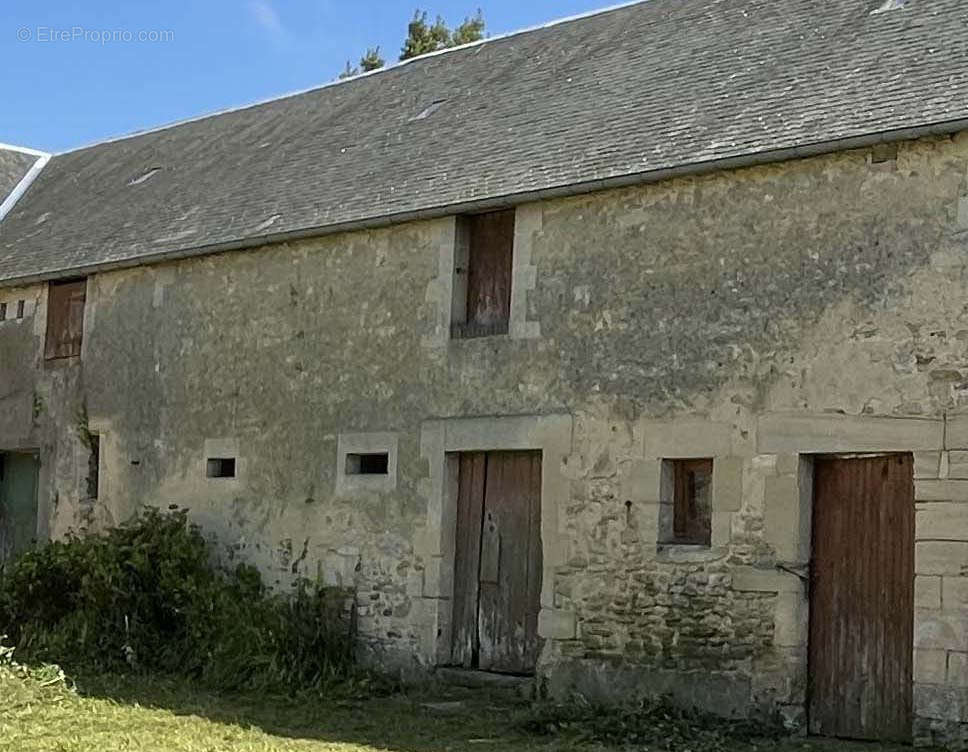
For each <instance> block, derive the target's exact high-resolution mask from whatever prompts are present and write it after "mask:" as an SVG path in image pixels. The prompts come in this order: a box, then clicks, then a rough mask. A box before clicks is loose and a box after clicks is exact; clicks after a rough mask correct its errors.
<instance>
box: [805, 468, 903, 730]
mask: <svg viewBox="0 0 968 752" xmlns="http://www.w3.org/2000/svg"><path fill="white" fill-rule="evenodd" d="M913 477H914V472H913V462H912V458H911V455H906V454H904V455H889V456H878V457H861V458H852V459H844V458H818V459H817V460H816V463H815V466H814V509H813V561H812V577H811V597H810V655H809V674H810V681H809V686H810V707H809V716H810V732H811V733H814V734H824V735H826V736H838V737H846V738H853V739H878V740H897V741H905V740H909V739H910V737H911V691H912V687H911V681H912V653H913V629H914V627H913V622H914V480H913Z"/></svg>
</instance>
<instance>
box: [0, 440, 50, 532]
mask: <svg viewBox="0 0 968 752" xmlns="http://www.w3.org/2000/svg"><path fill="white" fill-rule="evenodd" d="M9 454H27V455H30V456H32V457H33V458H34V462H35V463H36V465H37V468H36V477H35V479H34V504H35V506H36V509H37V519H36V520H35V521H34V539H35V540H36V541H37V542H38V543H40V542H42V541H45V540H47V538H48V537H49V531H48V525H47V518H48V515H47V510H46V507H45V505H44V504H43V502H42V500H43V499H45V498H46V495H45V494H44V493H43V489H44V488H45V487H46V483H47V474H46V472H45V463H44V462H42V461H41V453H40V450H39V449H37V448H35V447H18V448H15V449H6V448H0V458H2V456H3V455H9ZM0 461H2V460H0Z"/></svg>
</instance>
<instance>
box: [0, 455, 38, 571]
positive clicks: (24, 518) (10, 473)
mask: <svg viewBox="0 0 968 752" xmlns="http://www.w3.org/2000/svg"><path fill="white" fill-rule="evenodd" d="M38 469H39V462H38V461H37V455H35V454H30V453H27V452H5V453H2V454H0V564H2V563H3V562H5V561H9V560H10V559H12V558H13V557H15V556H16V555H17V554H19V553H21V552H22V551H24V550H25V549H27V548H29V547H30V546H31V545H33V543H34V541H35V540H36V538H37V474H38Z"/></svg>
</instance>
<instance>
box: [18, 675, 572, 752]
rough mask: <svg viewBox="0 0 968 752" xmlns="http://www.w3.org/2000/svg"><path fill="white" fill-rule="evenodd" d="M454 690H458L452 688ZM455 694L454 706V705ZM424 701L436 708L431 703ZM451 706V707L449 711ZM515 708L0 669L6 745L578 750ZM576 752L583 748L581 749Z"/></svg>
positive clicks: (47, 751)
mask: <svg viewBox="0 0 968 752" xmlns="http://www.w3.org/2000/svg"><path fill="white" fill-rule="evenodd" d="M456 692H461V690H456ZM456 700H460V701H462V704H461V705H460V706H459V707H456V708H454V707H451V706H450V704H452V703H453V702H454V701H456ZM428 703H431V704H435V705H436V704H437V703H442V706H437V707H434V708H428V707H426V705H427V704H428ZM455 711H456V712H455ZM520 712H522V708H520V706H515V705H512V704H509V703H508V702H507V701H503V700H501V699H495V698H490V697H486V696H479V695H474V694H471V693H463V694H461V695H460V697H456V696H454V694H453V693H451V691H450V690H448V696H440V695H439V694H438V695H436V696H431V695H426V694H419V695H413V696H395V697H389V698H379V699H372V700H363V701H361V700H333V701H329V700H327V701H322V700H313V701H306V700H298V699H291V698H287V697H273V696H270V697H265V696H256V695H251V694H245V695H216V694H212V693H210V692H205V691H201V690H198V689H195V688H193V687H192V686H191V685H189V684H187V683H185V682H181V681H170V680H152V681H150V682H148V681H146V680H141V679H135V678H119V677H93V678H89V679H82V680H78V685H77V688H76V692H70V691H68V690H66V689H65V688H64V687H63V686H61V685H59V684H57V683H51V684H50V685H48V686H44V681H43V679H40V680H38V679H28V678H24V677H18V676H13V675H11V674H9V673H8V674H4V673H3V672H2V671H0V750H4V752H6V750H11V752H13V751H14V750H16V752H41V750H42V751H43V752H81V751H82V750H83V751H84V752H113V751H114V750H126V751H129V752H134V751H137V752H141V751H142V750H144V751H147V750H152V751H154V750H158V751H159V752H161V751H162V750H164V751H166V752H168V751H170V752H216V751H218V752H223V750H231V751H232V752H235V751H236V750H238V751H239V752H243V751H244V752H249V751H250V750H251V751H252V752H254V751H255V750H259V751H260V752H264V751H268V750H272V751H273V752H275V751H276V750H279V751H280V752H283V751H285V752H288V751H289V750H293V751H295V750H300V751H302V750H305V751H306V752H309V751H312V752H373V751H374V750H398V751H399V752H431V751H433V752H438V751H439V752H443V751H444V750H450V751H452V752H460V751H463V750H474V752H488V751H489V750H501V751H502V752H505V751H508V752H528V751H530V750H539V749H543V750H551V749H561V750H571V749H578V748H579V745H578V744H577V743H568V742H562V741H561V740H551V739H542V738H533V737H532V738H529V737H527V736H525V735H523V734H522V733H520V732H517V731H515V730H514V729H513V728H512V727H511V724H510V723H509V721H510V720H511V717H512V715H513V714H515V713H520ZM581 748H582V749H585V750H587V749H589V747H587V746H584V747H581Z"/></svg>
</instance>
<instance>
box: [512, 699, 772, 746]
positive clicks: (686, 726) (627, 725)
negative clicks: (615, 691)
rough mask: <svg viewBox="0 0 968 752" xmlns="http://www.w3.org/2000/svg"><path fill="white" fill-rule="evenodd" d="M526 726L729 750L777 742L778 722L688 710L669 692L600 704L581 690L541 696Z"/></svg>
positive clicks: (584, 737)
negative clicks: (552, 698) (548, 698)
mask: <svg viewBox="0 0 968 752" xmlns="http://www.w3.org/2000/svg"><path fill="white" fill-rule="evenodd" d="M520 724H521V726H522V728H523V730H524V731H527V732H528V733H530V734H535V735H540V736H559V735H560V736H567V737H569V738H572V739H577V740H581V741H586V742H592V743H597V744H604V745H608V746H617V747H634V748H636V749H658V750H666V751H667V752H720V751H721V752H727V751H728V750H735V749H736V747H737V744H743V745H748V746H757V743H758V742H762V743H763V744H764V745H766V746H771V745H775V741H776V739H777V738H779V737H781V736H784V735H785V732H784V731H783V729H782V727H781V726H780V725H779V724H776V725H773V724H766V723H758V722H755V721H747V720H729V719H724V718H720V717H718V716H713V715H710V714H708V713H703V712H700V711H698V710H689V709H685V708H683V707H680V706H678V705H676V704H675V703H674V702H672V700H670V699H669V698H668V697H658V696H643V697H639V698H637V699H635V700H631V701H629V702H627V703H624V704H619V705H598V704H594V703H590V702H588V701H587V700H585V699H584V698H583V697H581V696H575V697H573V698H571V699H569V700H568V701H567V702H539V703H536V704H535V705H534V706H533V707H532V708H531V711H530V712H529V713H528V714H526V715H525V716H524V717H523V718H522V719H521V721H520Z"/></svg>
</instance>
